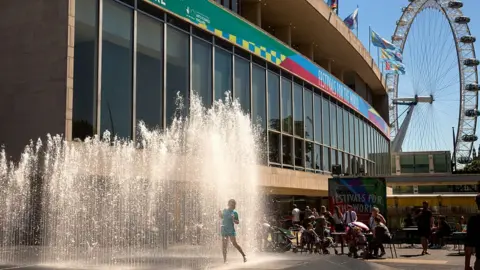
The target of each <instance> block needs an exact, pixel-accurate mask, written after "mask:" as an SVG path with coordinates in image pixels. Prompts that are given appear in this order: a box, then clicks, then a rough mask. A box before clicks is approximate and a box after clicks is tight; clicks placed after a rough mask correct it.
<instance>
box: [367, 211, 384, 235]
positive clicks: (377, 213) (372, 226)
mask: <svg viewBox="0 0 480 270" xmlns="http://www.w3.org/2000/svg"><path fill="white" fill-rule="evenodd" d="M377 217H378V218H379V219H380V222H382V223H383V224H387V221H386V220H385V218H384V217H383V216H382V214H380V209H378V207H373V208H372V215H371V216H370V220H369V222H368V223H369V224H368V226H369V227H370V230H371V231H372V232H373V231H375V227H376V225H377V223H376V222H375V218H377Z"/></svg>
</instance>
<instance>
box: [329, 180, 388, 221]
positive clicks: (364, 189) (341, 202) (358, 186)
mask: <svg viewBox="0 0 480 270" xmlns="http://www.w3.org/2000/svg"><path fill="white" fill-rule="evenodd" d="M328 196H329V202H330V210H331V211H332V213H333V210H334V208H335V206H340V209H342V212H343V213H345V211H346V210H347V209H346V208H347V205H351V206H353V209H354V211H355V212H356V213H357V216H358V220H359V221H362V222H366V224H368V220H369V218H370V214H371V212H372V208H373V207H378V208H379V209H380V213H382V215H383V216H386V215H387V213H386V211H387V187H386V184H385V178H375V177H371V178H370V177H358V178H341V177H339V178H330V179H328Z"/></svg>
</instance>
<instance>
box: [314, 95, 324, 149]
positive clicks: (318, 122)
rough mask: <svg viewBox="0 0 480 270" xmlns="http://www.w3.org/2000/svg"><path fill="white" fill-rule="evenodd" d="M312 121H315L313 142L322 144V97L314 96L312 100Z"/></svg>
mask: <svg viewBox="0 0 480 270" xmlns="http://www.w3.org/2000/svg"><path fill="white" fill-rule="evenodd" d="M313 110H314V112H315V113H314V114H313V119H314V120H315V126H314V128H315V141H316V142H318V143H321V142H322V97H321V96H320V95H317V94H314V98H313Z"/></svg>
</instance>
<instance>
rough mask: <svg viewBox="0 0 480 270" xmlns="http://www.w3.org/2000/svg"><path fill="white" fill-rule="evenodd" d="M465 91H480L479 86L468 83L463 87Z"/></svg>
mask: <svg viewBox="0 0 480 270" xmlns="http://www.w3.org/2000/svg"><path fill="white" fill-rule="evenodd" d="M465 90H467V91H480V85H479V84H478V83H469V84H467V85H465Z"/></svg>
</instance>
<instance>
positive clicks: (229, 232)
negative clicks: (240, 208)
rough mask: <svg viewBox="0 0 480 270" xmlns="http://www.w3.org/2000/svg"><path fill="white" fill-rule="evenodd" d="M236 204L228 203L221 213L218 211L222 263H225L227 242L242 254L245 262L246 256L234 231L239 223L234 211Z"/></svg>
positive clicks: (232, 200)
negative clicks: (220, 228)
mask: <svg viewBox="0 0 480 270" xmlns="http://www.w3.org/2000/svg"><path fill="white" fill-rule="evenodd" d="M236 206H237V202H236V201H235V200H234V199H231V200H229V201H228V207H227V208H226V209H224V210H223V211H220V210H219V211H218V216H219V217H220V218H221V219H222V252H223V262H224V263H227V247H228V240H229V239H230V242H232V245H233V246H234V247H235V248H236V249H237V250H238V252H240V254H242V256H243V261H244V262H247V256H245V253H244V252H243V250H242V248H241V247H240V245H238V243H237V233H236V231H235V224H238V223H240V220H239V219H238V212H237V211H236V210H235V208H236Z"/></svg>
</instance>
